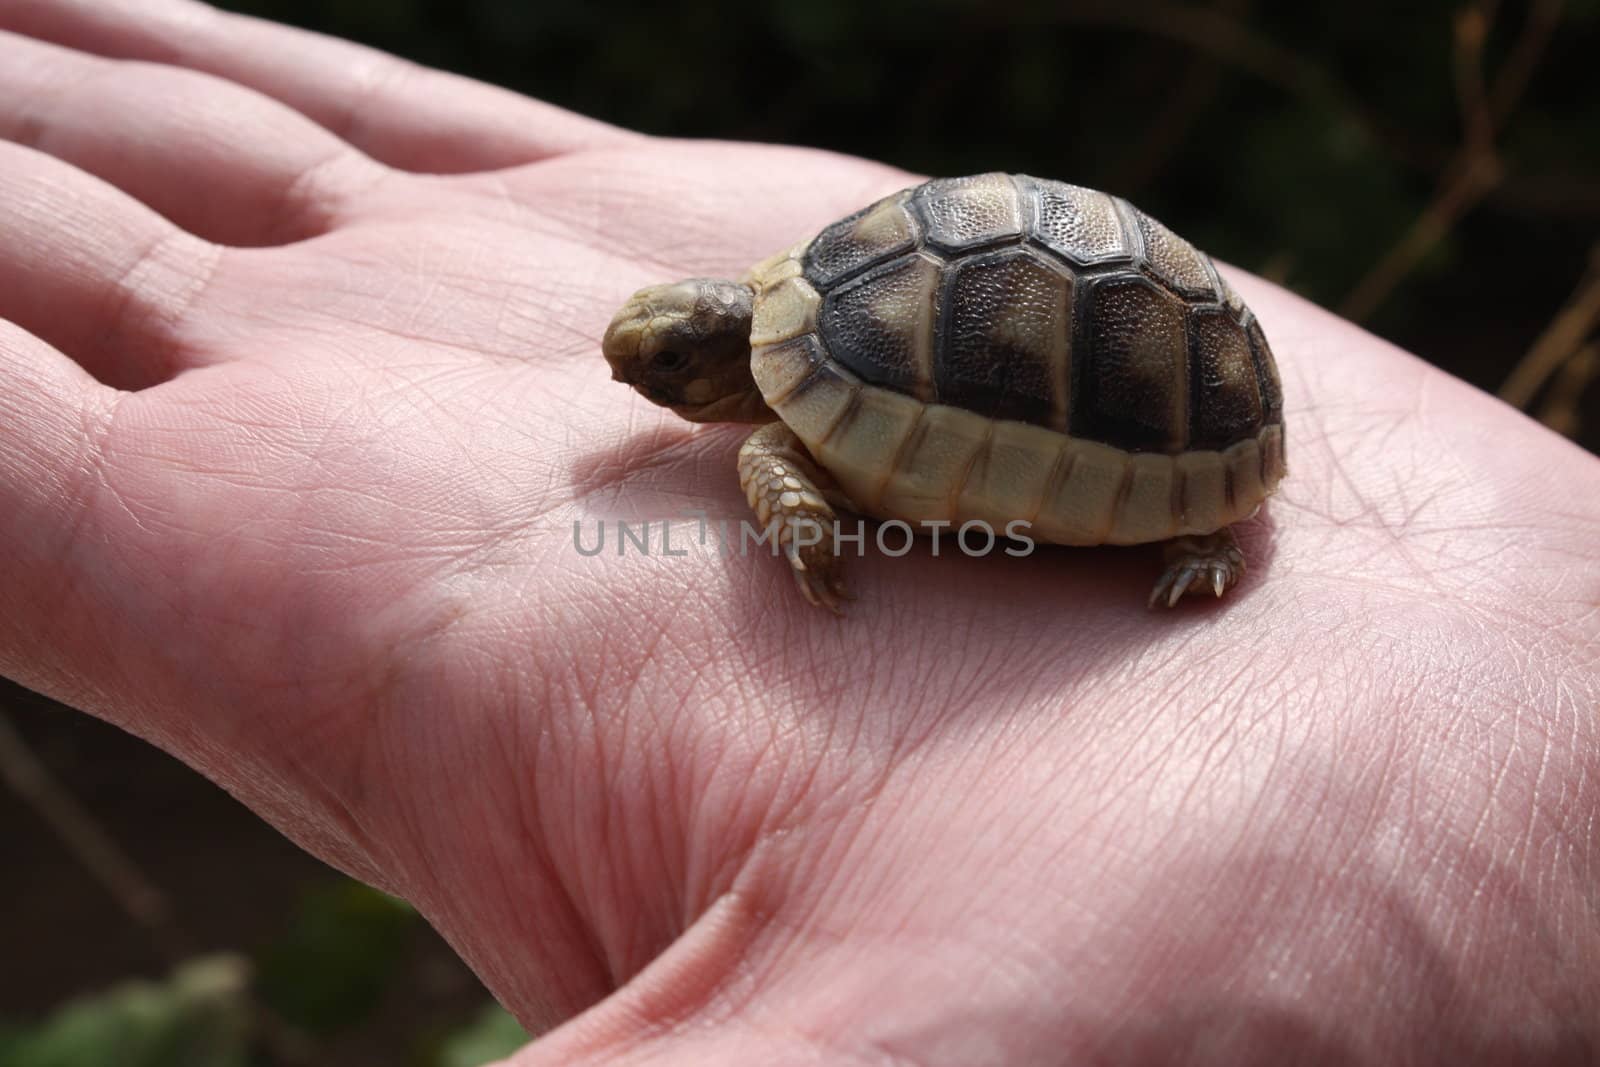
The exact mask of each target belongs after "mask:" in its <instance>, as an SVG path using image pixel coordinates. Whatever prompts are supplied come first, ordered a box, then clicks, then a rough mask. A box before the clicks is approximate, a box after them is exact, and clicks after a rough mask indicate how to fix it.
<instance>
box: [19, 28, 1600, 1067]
mask: <svg viewBox="0 0 1600 1067" xmlns="http://www.w3.org/2000/svg"><path fill="white" fill-rule="evenodd" d="M0 29H4V30H9V31H12V32H11V33H10V34H7V35H5V36H3V37H0V137H3V138H4V139H5V142H6V143H3V144H0V319H3V320H5V321H4V322H0V441H3V443H4V447H3V449H0V597H3V598H4V599H3V600H0V604H3V606H4V610H3V611H0V672H3V673H5V674H6V675H8V676H11V677H13V678H16V679H18V680H19V681H21V682H23V683H24V684H27V685H30V686H32V687H33V688H35V689H38V690H40V691H42V692H45V693H47V694H49V695H52V696H55V697H57V698H59V699H62V700H64V701H66V702H68V703H70V704H73V705H75V706H77V707H80V708H83V709H85V710H87V711H91V712H93V713H95V714H97V715H100V716H102V717H105V718H107V719H110V720H111V721H114V722H117V723H119V724H121V725H123V726H125V727H127V728H128V729H130V730H133V731H134V732H136V733H139V734H141V735H142V736H145V737H147V738H149V739H151V740H152V741H154V742H156V743H157V744H160V745H161V746H163V747H164V748H167V749H168V750H170V751H172V752H174V753H176V754H177V755H179V756H180V757H181V758H183V759H184V760H185V761H187V762H189V763H190V764H192V765H194V766H196V767H198V768H199V769H201V770H202V771H204V772H205V773H207V774H208V775H210V776H211V777H212V778H214V779H215V780H217V781H218V782H220V783H222V784H223V785H224V786H225V787H227V788H228V789H229V790H230V791H232V792H234V793H235V794H236V795H238V796H239V797H240V798H241V799H243V800H244V801H245V802H246V803H248V804H249V805H250V806H251V807H253V808H254V809H255V810H256V811H258V812H260V813H261V814H262V815H263V816H264V817H266V818H268V819H270V820H271V821H272V822H273V823H274V824H276V825H277V826H279V827H280V828H282V829H283V830H284V831H285V832H286V833H288V834H289V835H290V836H291V837H293V838H294V839H295V840H297V841H299V842H300V843H302V844H303V845H304V846H306V847H307V848H309V849H310V850H312V851H313V852H315V853H317V854H318V855H320V856H322V857H324V858H325V859H327V860H329V861H330V862H332V863H334V864H336V865H337V866H340V867H341V868H343V869H345V870H347V871H350V872H351V873H353V874H355V875H357V876H358V877H361V878H363V879H366V880H367V881H370V882H372V883H374V884H376V885H379V886H381V887H383V888H385V889H388V890H390V891H393V892H396V893H398V894H400V895H402V896H404V897H406V898H407V899H409V900H411V901H412V902H413V903H415V904H416V905H417V906H418V908H419V909H420V910H421V911H422V912H423V913H424V914H425V915H426V916H427V917H428V918H429V919H430V921H432V922H433V923H434V924H435V925H436V926H437V927H438V928H439V929H440V930H441V931H442V932H443V933H444V934H445V935H446V936H447V937H448V938H449V939H450V940H451V942H452V943H453V944H454V945H455V946H456V947H457V948H458V949H459V950H460V951H461V953H462V954H463V956H464V957H465V958H466V959H467V960H468V961H469V963H471V964H472V966H473V967H474V968H475V969H476V970H477V972H478V973H479V974H480V975H482V976H483V978H484V979H485V981H486V982H487V983H488V984H489V985H490V987H491V988H492V989H493V990H494V991H495V993H496V994H497V995H498V996H499V997H500V998H501V999H502V1000H503V1001H504V1002H505V1003H506V1004H507V1005H508V1006H509V1007H510V1008H511V1009H512V1010H513V1011H515V1012H516V1013H517V1014H518V1015H519V1016H520V1017H521V1018H522V1019H523V1020H524V1022H526V1023H528V1024H529V1025H530V1026H533V1027H539V1028H543V1027H549V1026H551V1025H553V1024H555V1023H557V1022H560V1021H562V1020H570V1021H568V1022H567V1024H566V1025H565V1026H564V1027H561V1028H560V1029H558V1030H556V1031H555V1032H553V1033H551V1034H549V1035H547V1036H546V1037H544V1038H543V1039H541V1040H540V1041H537V1042H535V1043H534V1044H533V1045H531V1046H530V1047H529V1048H528V1049H527V1050H525V1051H524V1053H522V1054H521V1055H519V1056H518V1057H517V1058H516V1061H515V1062H516V1063H518V1064H519V1065H523V1067H535V1065H542V1064H547V1063H549V1064H555V1063H561V1064H572V1063H584V1062H594V1063H608V1064H611V1063H618V1064H620V1063H634V1062H647V1061H649V1062H670V1063H678V1062H681V1063H693V1064H717V1063H747V1062H781V1063H789V1062H796V1063H798V1062H819V1061H821V1062H830V1063H834V1062H914V1063H921V1064H941V1065H942V1064H952V1065H954V1064H959V1065H971V1064H1038V1063H1056V1062H1100V1063H1151V1062H1179V1061H1181V1062H1189V1063H1218V1064H1237V1063H1254V1062H1263V1063H1279V1062H1282V1061H1283V1060H1285V1059H1288V1058H1290V1057H1291V1056H1295V1057H1298V1058H1299V1059H1300V1060H1302V1061H1304V1062H1308V1063H1316V1062H1333V1061H1337V1062H1348V1061H1349V1060H1357V1061H1361V1062H1374V1063H1434V1062H1438V1063H1459V1062H1475V1063H1484V1062H1516V1063H1541V1062H1579V1061H1580V1060H1581V1057H1582V1056H1583V1055H1584V1053H1585V1050H1588V1051H1589V1053H1590V1054H1592V1050H1593V1049H1594V1047H1595V1044H1596V1042H1597V1041H1600V1034H1596V1033H1595V1028H1596V1026H1597V1025H1600V1024H1597V1023H1596V1021H1595V1020H1597V1019H1600V985H1597V983H1596V979H1595V977H1594V976H1595V975H1597V974H1600V920H1597V916H1600V889H1597V887H1600V879H1597V877H1596V869H1597V866H1600V857H1597V854H1596V842H1595V839H1594V832H1593V827H1594V825H1595V822H1596V818H1597V814H1600V812H1597V807H1600V799H1597V795H1596V789H1597V786H1596V782H1597V781H1600V744H1597V732H1600V731H1597V725H1596V722H1595V715H1594V713H1595V711H1596V709H1597V708H1600V664H1597V656H1596V649H1597V648H1600V610H1597V604H1600V571H1597V570H1596V567H1595V564H1596V561H1597V556H1600V539H1597V537H1596V534H1597V532H1600V464H1597V462H1596V460H1595V459H1594V458H1593V457H1590V456H1588V455H1586V454H1584V453H1582V452H1580V451H1579V450H1578V449H1576V448H1575V447H1573V446H1572V445H1570V444H1568V443H1566V442H1564V441H1562V440H1560V439H1559V438H1557V437H1555V436H1554V435H1552V434H1550V433H1548V432H1546V431H1544V430H1543V429H1541V428H1540V427H1538V426H1536V425H1535V424H1533V423H1531V422H1530V421H1529V420H1527V419H1525V418H1523V417H1522V416H1520V415H1518V414H1516V413H1515V412H1513V411H1511V410H1510V409H1508V408H1506V407H1504V406H1503V405H1501V404H1499V403H1498V402H1496V401H1494V400H1492V399H1490V398H1488V397H1485V396H1483V395H1482V394H1480V393H1478V392H1476V391H1475V390H1472V389H1470V388H1469V387H1467V386H1465V385H1463V384H1461V383H1459V382H1457V381H1455V380H1454V379H1451V378H1449V377H1448V376H1446V375H1443V374H1441V373H1439V372H1437V371H1435V370H1432V369H1430V368H1428V367H1427V366H1425V365H1423V364H1421V363H1420V362H1418V361H1416V360H1415V359H1413V358H1411V357H1409V356H1406V355H1405V354H1403V353H1400V352H1398V351H1396V350H1394V349H1393V348H1391V347H1389V346H1387V345H1385V344H1383V343H1382V342H1380V341H1377V340H1375V339H1374V338H1372V337H1370V336H1368V335H1366V334H1364V333H1362V332H1361V331H1359V330H1357V329H1355V328H1354V327H1351V326H1349V325H1347V324H1345V323H1343V322H1341V321H1339V320H1337V319H1335V318H1333V317H1332V316H1330V315H1328V314H1326V313H1324V312H1322V311H1320V310H1318V309H1316V308H1314V307H1312V306H1310V305H1308V304H1306V303H1304V302H1302V301H1300V300H1298V299H1296V298H1294V297H1292V296H1290V295H1289V294H1286V293H1284V292H1282V291H1281V290H1278V289H1276V288H1274V287H1272V286H1270V285H1267V284H1265V283H1263V282H1260V281H1257V280H1254V279H1252V278H1249V277H1248V276H1244V275H1241V274H1239V273H1238V272H1231V273H1230V279H1231V280H1232V281H1233V282H1234V283H1235V286H1236V287H1237V288H1238V289H1239V291H1240V292H1241V293H1242V295H1243V296H1244V297H1245V299H1246V300H1247V302H1249V303H1250V305H1251V306H1252V307H1253V308H1254V310H1255V311H1256V312H1257V314H1258V315H1259V316H1260V318H1261V319H1262V321H1263V323H1264V324H1265V326H1266V329H1267V332H1268V335H1269V337H1270V339H1271V341H1272V344H1273V347H1274V350H1275V351H1276V353H1277V355H1278V360H1279V365H1280V369H1281V371H1282V374H1283V377H1284V385H1285V391H1286V396H1287V405H1286V408H1287V428H1288V442H1289V446H1288V447H1289V463H1290V476H1289V479H1288V480H1287V481H1286V482H1285V483H1284V487H1283V489H1282V490H1281V491H1280V493H1279V494H1278V495H1277V496H1276V497H1275V498H1274V499H1273V501H1272V502H1271V503H1270V504H1269V505H1268V507H1267V509H1266V511H1265V513H1264V514H1263V516H1262V517H1261V518H1259V519H1258V520H1256V521H1254V522H1252V523H1250V524H1247V525H1246V526H1245V527H1243V529H1242V530H1241V534H1242V542H1243V545H1244V548H1245V551H1246V554H1247V556H1248V557H1249V559H1250V561H1251V570H1250V573H1249V574H1248V575H1247V577H1246V578H1245V580H1244V582H1243V584H1242V585H1241V586H1240V587H1239V588H1237V589H1236V590H1234V591H1233V592H1232V593H1230V594H1229V598H1228V599H1227V600H1226V601H1224V602H1221V603H1219V604H1215V605H1204V606H1185V607H1184V608H1181V609H1180V610H1178V611H1177V612H1175V613H1173V614H1171V615H1170V616H1168V615H1163V614H1155V613H1151V612H1148V611H1147V610H1146V609H1145V608H1144V606H1143V593H1144V590H1145V589H1146V588H1147V587H1148V584H1149V580H1150V578H1151V577H1152V576H1153V573H1154V571H1155V569H1156V567H1157V562H1156V560H1157V557H1156V555H1155V554H1154V553H1153V551H1151V550H1142V549H1141V550H1113V549H1094V550H1041V551H1039V552H1037V553H1035V554H1034V555H1032V556H1031V557H1029V558H1026V559H1011V558H1008V557H1006V556H1004V555H1002V554H995V555H992V556H990V557H986V558H982V559H969V558H966V557H964V556H962V555H960V554H958V553H950V552H948V551H947V552H945V553H943V554H941V556H940V557H939V558H937V559H934V558H932V557H931V556H930V555H929V553H928V552H927V551H926V550H925V549H919V550H918V551H916V552H913V553H912V554H911V555H909V556H907V557H905V558H902V559H886V558H882V557H876V556H873V555H871V554H869V555H868V556H867V557H866V558H864V559H862V560H859V561H852V580H853V583H854V585H855V587H856V588H857V590H858V591H859V592H860V593H861V596H862V599H861V600H860V601H859V602H858V603H857V604H855V605H853V607H852V609H851V614H850V617H849V618H848V619H847V620H845V621H843V622H840V621H837V620H834V619H832V618H830V617H828V616H826V615H825V614H824V613H822V612H819V611H817V610H816V609H814V608H811V607H810V606H808V605H806V604H805V603H804V602H803V601H801V600H800V599H799V597H798V596H797V595H796V594H795V591H794V589H793V587H792V583H791V581H790V579H789V576H788V574H787V568H786V567H784V566H783V565H782V564H781V563H780V562H779V561H775V560H772V559H767V558H762V557H761V556H759V555H753V556H751V557H749V558H737V557H736V558H732V559H727V560H723V559H719V558H718V557H717V556H716V555H714V554H712V553H709V552H704V551H699V550H693V549H692V550H691V551H690V554H689V555H687V556H685V557H671V558H669V557H663V556H660V555H653V556H650V557H648V558H647V557H641V556H638V555H632V554H630V555H627V556H624V557H621V558H618V557H617V556H615V555H613V554H612V553H611V552H610V551H608V552H606V553H604V554H602V555H600V556H596V557H592V558H591V557H585V556H582V555H580V554H579V553H578V552H577V551H575V549H574V545H573V523H574V522H575V521H576V522H581V523H583V524H585V526H586V528H588V529H591V530H592V526H593V523H594V522H595V521H596V520H597V519H601V518H616V517H627V518H633V519H639V518H654V519H658V520H659V519H662V518H672V517H678V516H682V515H684V514H685V513H687V512H688V511H689V510H690V509H692V508H696V507H705V508H707V509H709V510H710V511H711V512H712V514H713V515H714V516H727V517H729V518H732V519H738V518H740V517H742V516H743V515H744V513H745V507H744V501H743V499H742V496H741V495H740V493H739V491H738V488H737V485H736V481H735V477H734V472H733V457H734V453H735V451H736V450H737V448H738V444H739V441H740V438H741V431H740V430H739V428H737V427H705V428H693V427H690V426H687V425H685V424H681V423H678V422H676V421H674V420H673V419H672V418H671V416H669V415H666V414H665V413H662V412H660V411H658V410H657V409H655V408H652V407H650V406H649V405H647V404H646V403H645V402H644V401H643V400H641V399H639V398H637V397H635V396H634V395H633V394H632V393H631V392H630V391H629V390H627V389H625V388H624V387H622V386H619V385H615V384H613V383H611V382H610V381H609V379H608V375H607V369H606V367H605V364H604V361H603V360H601V358H600V356H599V352H598V345H597V341H598V337H599V334H600V331H601V330H603V329H604V327H605V325H606V323H607V321H608V320H609V317H610V314H611V313H612V311H613V310H615V308H616V306H617V305H618V304H619V303H620V301H621V300H622V299H623V298H624V297H625V296H626V295H627V294H628V293H630V292H632V291H633V290H634V289H635V288H637V287H638V286H640V285H643V284H646V283H649V282H652V281H660V280H669V279H672V278H675V277H679V276H683V275H689V274H710V275H732V274H737V273H738V272H739V271H740V270H742V269H743V268H744V267H746V266H748V265H749V264H750V263H751V262H754V261H755V260H757V259H759V258H761V257H762V256H764V255H766V254H768V253H770V252H772V251H774V250H776V249H778V248H781V247H783V246H785V245H787V244H789V243H791V242H792V241H794V240H795V239H797V238H798V237H801V236H804V235H805V234H807V233H809V232H811V231H813V230H815V229H816V228H817V227H818V226H820V225H822V224H824V223H826V222H828V221H831V220H832V219H833V218H835V217H837V216H839V215H841V214H844V213H845V212H846V211H849V210H851V209H853V208H855V207H857V206H860V205H861V204H864V203H866V202H868V201H869V200H871V199H872V198H874V197H876V196H879V195H882V194H884V193H886V192H889V191H891V190H893V189H896V188H899V187H902V186H904V185H906V184H908V183H910V182H911V181H913V180H914V179H913V178H911V177H910V176H908V175H905V174H902V173H899V172H895V171H892V170H889V169H887V168H884V167H880V166H877V165H873V164H868V163H864V162H861V161H859V160H852V159H846V158H842V157H838V156H833V155H828V154H823V153H817V152H809V151H803V150H797V149H788V148H775V147H765V146H731V145H714V144H694V143H682V142H664V141H657V140H652V139H647V138H643V137H638V136H634V135H631V134H627V133H624V132H622V131H618V130H615V129H612V128H609V127H605V126H602V125H599V124H596V123H591V122H588V121H586V120H583V119H580V118H577V117H575V116H571V115H568V114H565V113H562V112H559V111H557V110H555V109H552V108H548V107H545V106H543V105H539V104H536V103H533V102H530V101H527V100H525V99H522V98H519V97H515V96H512V95H510V94H505V93H501V92H498V91H495V90H490V89H488V88H486V87H482V86H476V85H473V84H471V83H467V82H463V81H460V80H456V79H450V78H445V77H443V76H440V75H436V74H430V73H425V72H420V71H416V70H414V69H413V68H409V67H406V66H403V65H400V64H397V63H395V62H394V61H392V60H389V59H387V58H385V57H382V56H378V55H375V54H373V53H369V52H366V51H363V50H357V49H354V48H352V47H349V46H345V45H342V44H337V43H333V42H328V41H325V40H321V39H317V38H313V37H310V36H308V35H304V34H300V33H297V32H294V31H290V30H286V29H283V28H280V27H274V26H270V25H266V24H260V23H253V22H250V21H248V20H243V19H239V18H236V17H231V16H225V15H221V14H218V13H215V12H212V11H210V10H208V9H205V8H201V7H197V6H193V5H190V4H186V3H180V2H177V0H144V2H140V3H133V2H129V0H124V2H121V3H117V4H108V3H105V2H103V0H100V2H96V0H13V2H12V3H11V4H9V5H7V6H5V7H3V8H0ZM47 42H49V43H47ZM125 60H140V61H142V62H136V63H130V62H124V61H125ZM319 124H320V125H319ZM423 171H433V172H449V173H448V176H446V175H444V174H441V173H435V174H431V175H430V174H425V173H422V172H423ZM1062 177H1070V175H1064V176H1062ZM162 216H165V218H163V217H162ZM102 383H103V384H102ZM619 987H620V988H619ZM585 1009H587V1010H585ZM579 1013H581V1014H579ZM1586 1028H1587V1029H1586Z"/></svg>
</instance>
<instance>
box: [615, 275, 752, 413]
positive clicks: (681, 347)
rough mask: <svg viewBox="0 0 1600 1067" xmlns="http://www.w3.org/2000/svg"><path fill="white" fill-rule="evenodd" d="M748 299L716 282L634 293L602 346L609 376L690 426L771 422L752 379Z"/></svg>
mask: <svg viewBox="0 0 1600 1067" xmlns="http://www.w3.org/2000/svg"><path fill="white" fill-rule="evenodd" d="M753 298H754V294H752V293H751V291H750V289H749V287H748V286H744V285H740V284H738V283H737V282H730V281H722V280H720V279H716V278H690V279H689V280H688V281H682V282H674V283H673V284H671V285H652V286H650V287H649V288H648V289H641V290H639V291H638V292H637V293H634V294H633V296H632V297H630V298H629V299H628V302H627V303H626V304H623V305H622V310H620V311H618V312H617V314H616V316H615V317H613V318H612V320H611V325H610V327H608V328H607V330H606V335H605V338H604V340H602V341H601V342H600V346H601V349H602V351H604V352H605V357H606V362H607V363H609V364H611V377H612V378H613V379H615V380H616V381H619V382H625V383H627V384H628V385H631V386H633V387H634V388H635V389H637V390H638V391H639V393H640V394H642V395H643V396H644V398H645V399H646V400H649V401H650V402H651V403H654V404H660V405H661V406H662V407H666V408H671V409H672V410H673V411H674V412H675V413H676V414H678V415H680V416H682V417H683V418H685V419H688V420H690V421H691V422H765V421H768V420H770V419H772V418H774V416H773V414H772V411H771V409H769V408H768V407H767V405H766V403H765V402H764V401H763V400H762V399H761V392H760V390H759V389H757V388H756V382H755V378H754V377H752V376H751V373H750V315H751V305H752V301H753Z"/></svg>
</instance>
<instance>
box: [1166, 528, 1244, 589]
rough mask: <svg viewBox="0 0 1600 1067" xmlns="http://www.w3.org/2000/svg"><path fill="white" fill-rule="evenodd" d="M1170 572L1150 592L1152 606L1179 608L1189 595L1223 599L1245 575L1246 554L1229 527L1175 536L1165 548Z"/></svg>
mask: <svg viewBox="0 0 1600 1067" xmlns="http://www.w3.org/2000/svg"><path fill="white" fill-rule="evenodd" d="M1162 547H1163V549H1164V552H1165V555H1166V559H1167V569H1166V571H1164V572H1163V573H1162V575H1161V578H1160V580H1159V581H1157V582H1156V587H1155V588H1154V589H1152V590H1151V591H1150V606H1151V607H1152V608H1153V607H1155V606H1156V605H1157V604H1158V603H1161V602H1163V601H1165V602H1166V605H1167V607H1169V608H1170V607H1173V606H1175V605H1176V604H1177V603H1178V601H1179V600H1180V599H1181V598H1182V597H1183V595H1184V594H1185V593H1188V594H1189V595H1190V596H1203V595H1205V594H1206V593H1211V594H1213V595H1215V596H1221V595H1222V592H1223V590H1225V589H1227V588H1228V587H1229V586H1231V585H1233V584H1234V583H1235V582H1237V581H1238V580H1239V579H1240V578H1242V577H1243V576H1244V553H1242V552H1240V551H1239V542H1238V541H1236V540H1234V537H1233V530H1232V529H1230V528H1229V527H1227V526H1224V527H1223V528H1222V529H1220V530H1218V531H1217V532H1216V533H1209V534H1200V535H1198V536H1190V537H1174V538H1173V539H1172V540H1170V541H1168V542H1166V543H1165V544H1164V545H1163V546H1162Z"/></svg>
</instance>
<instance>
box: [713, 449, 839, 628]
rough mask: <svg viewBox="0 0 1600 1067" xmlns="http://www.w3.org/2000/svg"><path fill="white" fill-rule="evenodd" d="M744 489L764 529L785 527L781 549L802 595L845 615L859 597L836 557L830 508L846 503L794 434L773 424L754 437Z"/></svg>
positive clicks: (743, 459)
mask: <svg viewBox="0 0 1600 1067" xmlns="http://www.w3.org/2000/svg"><path fill="white" fill-rule="evenodd" d="M739 484H740V485H741V486H743V487H744V495H745V499H747V500H749V501H750V506H751V507H752V508H754V509H755V512H756V518H757V519H759V520H760V522H761V528H762V529H763V530H766V529H768V528H769V526H770V524H771V523H773V522H777V523H778V524H779V529H778V544H779V545H781V546H782V548H783V551H784V555H786V556H787V557H788V559H789V566H790V567H791V568H793V570H794V579H795V583H796V584H798V585H799V586H800V592H801V593H803V594H805V598H806V599H807V600H809V601H810V602H811V603H813V604H815V605H817V606H818V607H822V608H827V609H828V610H829V611H831V612H833V613H834V614H835V615H843V614H844V609H843V607H842V606H841V605H842V603H843V602H844V601H846V600H854V599H855V597H854V596H852V595H851V594H850V591H849V589H848V588H847V587H846V585H845V581H844V567H843V564H842V563H841V562H840V560H839V557H838V556H837V555H835V554H834V549H835V548H836V547H837V543H836V541H835V539H834V531H835V527H834V521H835V519H836V518H837V514H836V512H835V511H834V510H833V507H832V506H831V505H830V504H829V503H828V499H829V498H830V497H832V498H835V499H839V500H841V502H842V497H841V496H840V494H839V493H838V490H837V489H835V488H834V487H833V485H832V479H831V478H829V477H828V476H827V475H826V474H825V473H823V472H822V471H821V470H820V469H818V467H817V464H816V462H815V461H814V460H812V458H811V455H810V453H808V452H807V451H806V446H805V445H804V444H802V443H801V441H800V439H799V438H798V437H796V436H795V434H794V431H793V430H791V429H789V427H787V426H785V425H784V424H783V423H781V422H769V423H767V424H766V425H764V426H762V427H760V428H759V429H757V430H756V431H755V432H754V433H752V434H751V435H750V436H749V438H747V439H746V440H745V443H744V446H743V447H742V448H740V449H739ZM811 524H815V525H814V526H812V525H811ZM802 531H803V532H802Z"/></svg>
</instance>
